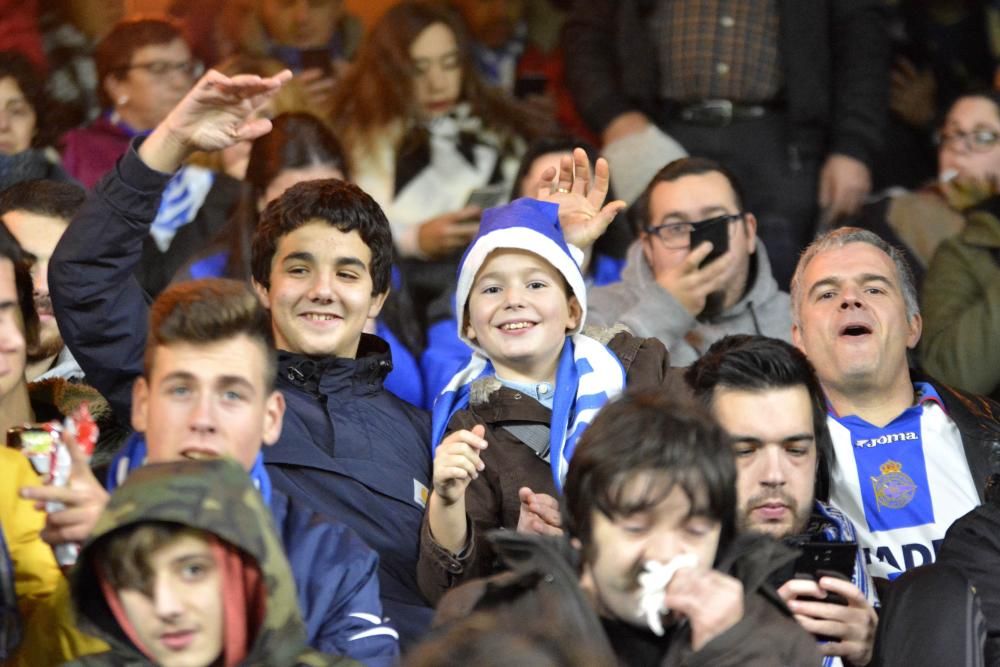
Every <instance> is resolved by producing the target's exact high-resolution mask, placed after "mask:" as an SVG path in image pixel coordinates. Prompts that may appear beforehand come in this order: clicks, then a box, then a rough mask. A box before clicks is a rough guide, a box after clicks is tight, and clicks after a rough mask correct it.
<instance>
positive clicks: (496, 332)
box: [465, 249, 582, 383]
mask: <svg viewBox="0 0 1000 667" xmlns="http://www.w3.org/2000/svg"><path fill="white" fill-rule="evenodd" d="M581 315H582V311H581V308H580V304H579V302H578V301H577V299H576V297H575V296H573V295H570V294H568V288H567V287H566V281H565V279H564V278H563V276H562V274H560V273H559V271H557V270H556V268H555V267H554V266H552V265H551V264H549V263H548V262H547V261H545V260H544V259H542V258H541V257H539V256H538V255H536V254H534V253H532V252H527V251H525V250H514V249H501V250H497V251H494V252H493V253H491V254H490V255H489V257H487V258H486V261H485V262H484V263H483V266H482V267H481V268H480V269H479V273H477V274H476V279H475V282H473V284H472V290H471V291H470V293H469V302H468V317H467V322H466V330H465V331H466V336H468V337H469V339H471V340H472V341H473V342H474V343H475V344H476V345H478V346H479V347H480V348H482V350H483V351H484V352H485V353H486V356H488V357H489V359H490V361H492V362H493V367H494V368H495V369H496V372H497V375H498V376H500V377H501V378H503V379H505V380H511V381H514V382H529V383H530V382H550V381H552V380H554V379H555V372H556V366H557V365H558V363H559V354H560V352H561V351H562V347H563V343H564V342H565V340H566V334H567V332H568V331H570V330H572V329H575V328H576V326H577V325H578V324H579V322H580V317H581Z"/></svg>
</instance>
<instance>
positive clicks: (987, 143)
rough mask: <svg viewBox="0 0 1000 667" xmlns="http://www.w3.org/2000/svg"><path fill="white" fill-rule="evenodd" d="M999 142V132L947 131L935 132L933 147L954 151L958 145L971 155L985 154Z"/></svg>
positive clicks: (983, 130)
mask: <svg viewBox="0 0 1000 667" xmlns="http://www.w3.org/2000/svg"><path fill="white" fill-rule="evenodd" d="M998 141H1000V132H997V131H995V130H985V129H982V130H973V131H972V132H962V131H949V132H935V133H934V145H935V146H937V147H938V148H950V149H951V150H955V149H956V148H958V147H959V145H963V146H965V149H966V150H967V151H971V152H973V153H985V152H987V151H989V150H991V149H992V148H993V147H994V146H996V145H997V142H998Z"/></svg>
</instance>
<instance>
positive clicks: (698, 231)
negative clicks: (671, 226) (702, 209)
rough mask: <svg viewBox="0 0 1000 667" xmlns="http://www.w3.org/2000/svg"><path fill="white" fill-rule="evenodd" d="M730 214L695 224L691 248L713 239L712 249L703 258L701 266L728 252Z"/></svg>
mask: <svg viewBox="0 0 1000 667" xmlns="http://www.w3.org/2000/svg"><path fill="white" fill-rule="evenodd" d="M727 219H728V216H726V217H721V216H720V217H718V218H712V219H711V220H706V221H705V222H702V223H699V224H697V225H695V226H694V230H693V231H692V232H691V249H692V250H694V249H695V248H697V247H698V244H700V243H701V242H702V241H711V243H712V251H711V252H710V253H708V255H706V256H705V259H703V260H701V264H700V265H699V267H701V266H705V265H706V264H709V263H711V262H712V261H713V260H715V259H717V258H719V257H721V256H722V255H724V254H726V252H727V251H728V250H729V222H728V220H727Z"/></svg>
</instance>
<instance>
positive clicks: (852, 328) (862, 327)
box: [837, 322, 872, 338]
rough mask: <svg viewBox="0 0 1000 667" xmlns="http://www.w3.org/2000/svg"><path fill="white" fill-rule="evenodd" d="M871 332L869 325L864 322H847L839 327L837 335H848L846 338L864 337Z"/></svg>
mask: <svg viewBox="0 0 1000 667" xmlns="http://www.w3.org/2000/svg"><path fill="white" fill-rule="evenodd" d="M871 333H872V327H871V325H869V324H867V323H865V322H848V323H847V324H845V325H843V326H842V327H840V330H839V331H838V332H837V335H838V336H843V337H848V338H864V337H865V336H868V335H869V334H871Z"/></svg>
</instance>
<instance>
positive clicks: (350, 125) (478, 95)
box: [331, 1, 534, 149]
mask: <svg viewBox="0 0 1000 667" xmlns="http://www.w3.org/2000/svg"><path fill="white" fill-rule="evenodd" d="M436 23H442V24H444V25H445V26H447V27H448V28H449V29H450V30H451V31H452V33H453V34H454V35H455V41H456V42H457V44H458V52H459V61H460V63H461V67H462V93H461V99H462V100H463V101H465V102H468V103H469V104H470V105H471V107H472V112H473V114H474V115H476V116H478V117H479V118H481V119H482V120H483V121H484V123H485V125H486V126H487V127H491V128H494V129H498V130H506V131H508V132H512V133H514V134H517V135H520V136H522V137H526V138H531V137H532V136H533V135H534V131H533V128H532V126H531V124H530V123H529V122H528V120H527V118H525V117H524V115H523V114H522V113H521V112H520V111H519V110H518V109H517V108H516V106H515V105H514V104H513V102H511V101H509V100H508V99H507V98H506V97H504V95H503V94H502V93H501V92H500V91H498V90H496V89H494V88H492V87H490V86H489V85H487V84H486V83H485V82H484V81H483V80H482V78H481V77H480V76H479V72H478V71H477V70H476V65H475V61H474V59H473V57H472V47H471V45H470V43H469V38H468V36H467V34H466V31H465V28H464V27H463V26H462V24H461V22H460V20H459V19H458V17H457V16H456V15H455V14H454V13H453V12H452V11H451V10H449V9H447V8H446V7H442V6H439V5H437V4H432V3H430V2H426V1H425V2H421V1H412V2H402V3H400V4H398V5H396V6H394V7H392V8H391V9H389V11H387V12H386V13H385V14H384V15H383V16H382V18H381V19H380V20H379V21H378V23H376V24H375V26H374V27H373V28H372V31H371V33H370V34H369V35H368V38H367V39H366V40H365V42H364V44H363V45H362V46H361V49H360V51H359V53H358V57H357V60H356V61H355V62H354V64H353V65H351V67H350V68H349V69H348V70H347V72H346V73H345V74H344V76H343V78H342V79H341V81H340V83H339V84H338V86H337V90H336V92H335V94H334V101H333V110H332V114H331V115H332V117H333V119H334V128H335V130H336V132H337V135H338V136H339V137H340V138H341V139H343V140H344V141H346V142H347V143H348V145H350V146H351V147H352V149H353V148H357V147H358V146H359V145H370V144H371V143H372V140H373V138H374V137H375V136H376V135H377V134H379V133H380V132H381V131H383V130H384V129H385V128H386V126H388V125H389V124H391V123H393V122H394V121H397V120H408V119H412V118H415V117H416V116H417V113H418V112H417V108H416V104H415V102H414V94H413V84H412V81H413V76H414V69H413V64H412V62H411V60H410V46H411V45H412V44H413V42H414V41H415V40H416V39H417V37H418V36H419V35H420V33H422V32H423V31H424V30H425V29H426V28H428V27H429V26H431V25H434V24H436Z"/></svg>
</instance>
